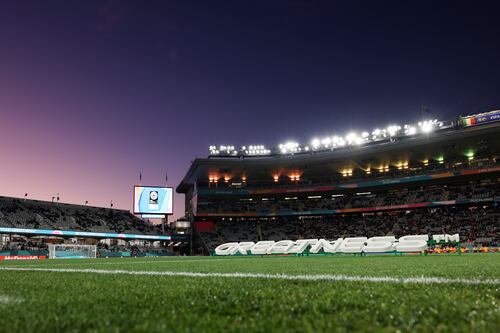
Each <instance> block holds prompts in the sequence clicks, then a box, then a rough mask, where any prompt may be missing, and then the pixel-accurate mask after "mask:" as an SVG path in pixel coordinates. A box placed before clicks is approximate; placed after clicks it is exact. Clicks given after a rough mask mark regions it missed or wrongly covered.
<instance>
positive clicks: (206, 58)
mask: <svg viewBox="0 0 500 333" xmlns="http://www.w3.org/2000/svg"><path fill="white" fill-rule="evenodd" d="M382 4H383V6H382ZM370 6H371V7H368V6H367V5H366V3H364V4H363V3H362V2H356V1H342V2H337V3H334V2H331V1H324V2H322V1H318V2H314V1H260V2H259V1H256V2H254V1H241V2H238V1H224V2H222V1H221V2H219V1H198V2H196V1H178V2H170V1H162V2H160V1H157V2H154V1H144V2H143V1H83V0H82V1H67V0H66V1H16V0H12V1H9V0H6V1H2V2H1V3H0V142H1V144H0V195H6V196H23V195H24V193H25V192H28V193H29V196H30V197H31V198H36V199H43V200H50V198H51V197H52V196H53V195H55V194H56V193H60V196H61V200H62V201H64V202H71V203H83V202H85V200H88V201H89V203H90V204H92V205H97V206H109V202H110V200H113V202H114V204H115V207H118V208H124V209H131V208H132V202H131V198H132V186H133V185H134V184H135V183H137V181H138V174H139V172H140V171H142V174H143V184H147V185H154V184H160V185H161V184H163V182H164V177H165V171H168V175H169V184H170V185H172V186H177V184H178V183H179V181H180V180H181V178H182V177H183V175H184V173H185V172H186V170H187V169H188V167H189V164H190V161H191V160H192V159H193V158H195V157H204V156H206V155H207V150H206V149H207V148H208V146H209V145H210V144H233V145H236V146H237V145H242V144H266V145H274V144H278V143H280V142H282V141H286V140H288V139H296V140H300V141H308V140H309V139H311V138H312V137H313V136H316V135H322V134H330V133H339V132H340V133H344V132H347V131H349V130H350V129H356V130H363V129H371V128H373V127H375V126H384V125H387V124H388V123H389V122H391V121H392V122H394V121H401V122H404V121H410V120H419V119H420V117H421V115H420V113H419V110H420V107H421V105H422V104H424V105H426V106H427V107H428V108H429V109H430V111H431V112H432V114H433V116H435V117H437V118H444V119H447V118H450V117H453V116H457V115H459V114H463V113H473V112H478V111H486V110H490V109H495V108H498V107H500V95H499V93H498V92H499V91H500V81H499V79H498V78H499V77H500V63H499V61H498V59H500V46H499V44H500V43H498V36H499V35H500V25H498V23H497V13H498V9H499V8H495V3H494V2H491V3H487V2H484V3H482V4H481V5H480V6H479V5H475V4H474V3H472V2H465V3H459V2H457V1H450V2H449V3H446V2H440V3H436V2H435V1H429V2H426V1H418V2H417V1H415V2H411V3H410V2H404V3H402V2H400V1H397V2H383V3H381V2H377V4H372V5H370ZM175 201H176V204H175V208H176V214H175V215H176V216H177V217H178V216H181V215H182V214H183V198H182V197H181V196H177V197H176V200H175Z"/></svg>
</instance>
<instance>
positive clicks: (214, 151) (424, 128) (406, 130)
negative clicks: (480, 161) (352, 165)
mask: <svg viewBox="0 0 500 333" xmlns="http://www.w3.org/2000/svg"><path fill="white" fill-rule="evenodd" d="M443 126H444V123H443V122H441V121H438V120H437V119H434V120H425V121H421V122H419V123H418V124H416V125H408V124H407V125H404V126H400V125H397V124H391V125H389V126H387V127H386V128H376V129H375V130H373V131H371V132H367V131H364V132H361V133H360V134H358V133H355V132H351V133H348V134H347V135H346V136H328V137H324V138H314V139H312V140H311V142H310V145H300V144H299V143H298V142H294V141H289V142H286V143H282V144H280V145H279V146H278V148H277V149H268V148H266V147H265V146H263V145H252V146H248V147H247V146H243V147H241V148H239V149H235V147H234V146H219V147H217V146H210V148H209V151H210V155H211V156H217V155H219V156H269V155H272V154H273V153H279V154H296V153H305V152H309V151H310V150H312V151H321V150H334V149H337V148H342V147H346V146H359V145H362V144H365V143H371V142H378V141H385V140H391V141H392V140H396V139H397V138H400V137H405V136H413V135H417V134H429V133H431V132H433V131H435V130H437V129H440V128H443Z"/></svg>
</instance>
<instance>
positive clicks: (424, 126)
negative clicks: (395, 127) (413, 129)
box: [418, 120, 434, 133]
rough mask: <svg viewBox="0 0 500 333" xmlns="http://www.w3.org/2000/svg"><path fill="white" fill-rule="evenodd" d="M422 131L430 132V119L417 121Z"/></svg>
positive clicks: (431, 125) (432, 126) (431, 126)
mask: <svg viewBox="0 0 500 333" xmlns="http://www.w3.org/2000/svg"><path fill="white" fill-rule="evenodd" d="M418 126H419V127H420V130H421V131H422V133H430V132H432V131H433V130H434V122H433V121H432V120H425V121H422V122H419V123H418Z"/></svg>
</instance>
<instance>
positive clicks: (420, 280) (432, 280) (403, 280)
mask: <svg viewBox="0 0 500 333" xmlns="http://www.w3.org/2000/svg"><path fill="white" fill-rule="evenodd" d="M0 271H25V272H53V273H91V274H115V275H120V274H121V275H139V276H174V277H191V278H249V279H263V280H287V281H313V282H314V281H331V282H374V283H393V284H465V285H500V279H466V278H444V277H425V276H419V277H393V276H378V277H377V276H359V275H341V274H340V275H334V274H332V275H330V274H311V275H304V274H302V275H289V274H262V273H236V272H235V273H202V272H175V271H128V270H106V269H92V268H87V269H85V268H81V269H80V268H24V267H0Z"/></svg>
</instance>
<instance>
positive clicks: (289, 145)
mask: <svg viewBox="0 0 500 333" xmlns="http://www.w3.org/2000/svg"><path fill="white" fill-rule="evenodd" d="M278 147H279V149H280V151H281V153H282V154H293V153H297V152H299V151H300V147H299V144H298V143H297V142H294V141H288V142H286V143H282V144H280V145H279V146H278Z"/></svg>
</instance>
